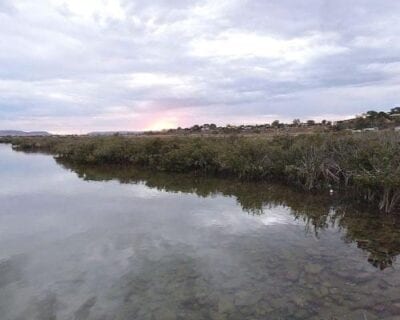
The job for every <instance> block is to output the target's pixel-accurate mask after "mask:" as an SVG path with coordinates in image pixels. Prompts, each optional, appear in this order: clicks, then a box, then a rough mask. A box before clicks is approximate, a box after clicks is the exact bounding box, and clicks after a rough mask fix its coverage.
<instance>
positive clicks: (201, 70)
mask: <svg viewBox="0 0 400 320" xmlns="http://www.w3.org/2000/svg"><path fill="white" fill-rule="evenodd" d="M399 17H400V1H398V0H379V1H376V0H335V1H333V0H305V1H298V0H269V1H267V0H229V1H227V0H218V1H215V0H204V1H203V0H202V1H200V0H198V1H197V0H190V1H189V0H152V1H148V0H129V1H128V0H68V1H67V0H34V1H32V0H0V129H18V130H48V131H50V132H53V133H85V132H90V131H111V130H132V131H134V130H154V129H156V130H158V129H163V128H174V127H178V126H181V127H188V126H191V125H194V124H203V123H216V124H218V125H226V124H256V123H268V122H272V121H273V120H275V119H279V120H281V121H287V122H291V121H292V120H293V119H294V118H300V119H302V120H308V119H316V120H322V119H328V120H337V119H340V118H345V117H346V118H348V117H351V116H354V115H356V114H361V113H363V112H365V111H367V110H370V109H374V110H389V109H390V108H392V107H394V106H399V105H400V23H399Z"/></svg>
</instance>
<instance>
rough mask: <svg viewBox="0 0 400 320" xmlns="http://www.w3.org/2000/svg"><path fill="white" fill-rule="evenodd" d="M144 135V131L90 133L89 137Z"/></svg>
mask: <svg viewBox="0 0 400 320" xmlns="http://www.w3.org/2000/svg"><path fill="white" fill-rule="evenodd" d="M139 134H143V131H95V132H89V133H88V134H87V135H88V136H113V135H120V136H131V135H132V136H135V135H139Z"/></svg>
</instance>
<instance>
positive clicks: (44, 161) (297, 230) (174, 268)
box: [0, 145, 400, 320]
mask: <svg viewBox="0 0 400 320" xmlns="http://www.w3.org/2000/svg"><path fill="white" fill-rule="evenodd" d="M399 226H400V224H399V222H398V221H396V219H394V218H391V217H384V218H379V219H378V218H377V216H376V215H374V213H373V212H372V213H371V212H367V211H363V210H359V209H358V210H356V209H354V208H351V207H350V206H348V205H347V204H346V205H345V204H343V203H341V201H340V199H335V198H334V197H333V198H332V197H329V195H310V194H304V193H300V192H296V191H294V190H290V189H288V188H285V187H282V186H276V185H270V184H250V183H243V182H238V181H232V180H218V179H210V178H199V177H193V176H185V175H167V174H159V173H151V172H145V171H143V170H139V169H133V168H111V167H82V166H74V165H71V164H66V163H60V162H59V163H57V162H56V161H55V160H54V159H53V158H52V157H51V156H48V155H41V154H24V153H17V152H14V151H12V150H11V148H10V147H9V146H8V145H0V318H1V319H2V320H3V319H5V320H8V319H19V320H22V319H33V320H35V319H41V320H42V319H93V320H94V319H96V320H97V319H104V320H106V319H107V320H108V319H149V320H150V319H166V320H168V319H361V320H364V319H400V272H399V267H400V264H399V262H398V261H397V260H396V256H397V255H398V254H399V253H400V228H399Z"/></svg>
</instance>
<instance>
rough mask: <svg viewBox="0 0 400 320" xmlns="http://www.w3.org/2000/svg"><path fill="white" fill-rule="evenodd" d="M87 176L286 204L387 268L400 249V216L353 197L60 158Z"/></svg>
mask: <svg viewBox="0 0 400 320" xmlns="http://www.w3.org/2000/svg"><path fill="white" fill-rule="evenodd" d="M57 162H58V163H59V164H60V165H61V166H63V167H64V168H66V169H69V170H72V171H73V172H75V173H76V174H77V175H78V176H79V177H80V178H82V179H84V180H88V181H110V180H118V181H119V182H120V183H134V184H144V185H146V186H147V187H149V188H155V189H157V190H162V191H167V192H175V193H176V192H183V193H193V194H196V195H197V196H199V197H212V196H215V195H223V196H228V197H234V198H235V199H236V200H237V203H238V204H239V205H240V206H241V207H242V209H243V211H246V212H248V213H249V214H252V215H263V214H264V211H265V209H266V208H274V207H279V206H283V207H286V208H289V209H290V212H291V214H292V215H293V217H294V219H299V220H301V221H303V222H305V227H306V231H308V232H313V233H314V234H315V236H316V237H318V235H319V233H320V231H321V230H324V229H327V228H329V227H333V226H334V227H337V228H339V229H341V230H342V231H343V233H344V240H345V241H346V242H348V243H351V242H354V243H356V244H357V247H358V248H360V249H362V250H364V251H366V252H368V253H369V256H368V262H369V263H371V264H372V265H373V266H374V267H376V268H379V269H380V270H384V269H385V268H387V267H390V266H391V265H392V264H393V262H394V261H395V259H396V256H397V255H399V254H400V219H398V218H396V217H393V216H382V215H381V214H380V213H374V212H371V211H368V209H364V210H362V209H360V206H355V205H354V204H351V203H350V202H349V201H346V200H341V199H340V198H339V197H337V198H335V197H332V196H329V195H323V194H312V193H311V194H310V193H305V192H302V191H300V190H295V189H291V188H288V187H286V186H283V185H279V184H270V183H269V184H266V183H249V182H243V181H238V180H232V179H219V178H218V179H217V178H212V177H203V176H193V175H187V174H173V175H172V174H168V173H162V172H161V173H160V172H150V171H147V170H144V169H141V168H140V169H139V168H135V167H124V166H87V165H77V164H71V163H67V162H65V161H61V160H57Z"/></svg>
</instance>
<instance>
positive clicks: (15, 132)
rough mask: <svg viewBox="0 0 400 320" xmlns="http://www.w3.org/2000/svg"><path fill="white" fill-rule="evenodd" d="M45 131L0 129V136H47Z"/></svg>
mask: <svg viewBox="0 0 400 320" xmlns="http://www.w3.org/2000/svg"><path fill="white" fill-rule="evenodd" d="M49 135H50V133H48V132H46V131H31V132H26V131H18V130H0V137H9V136H12V137H33V136H49Z"/></svg>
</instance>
